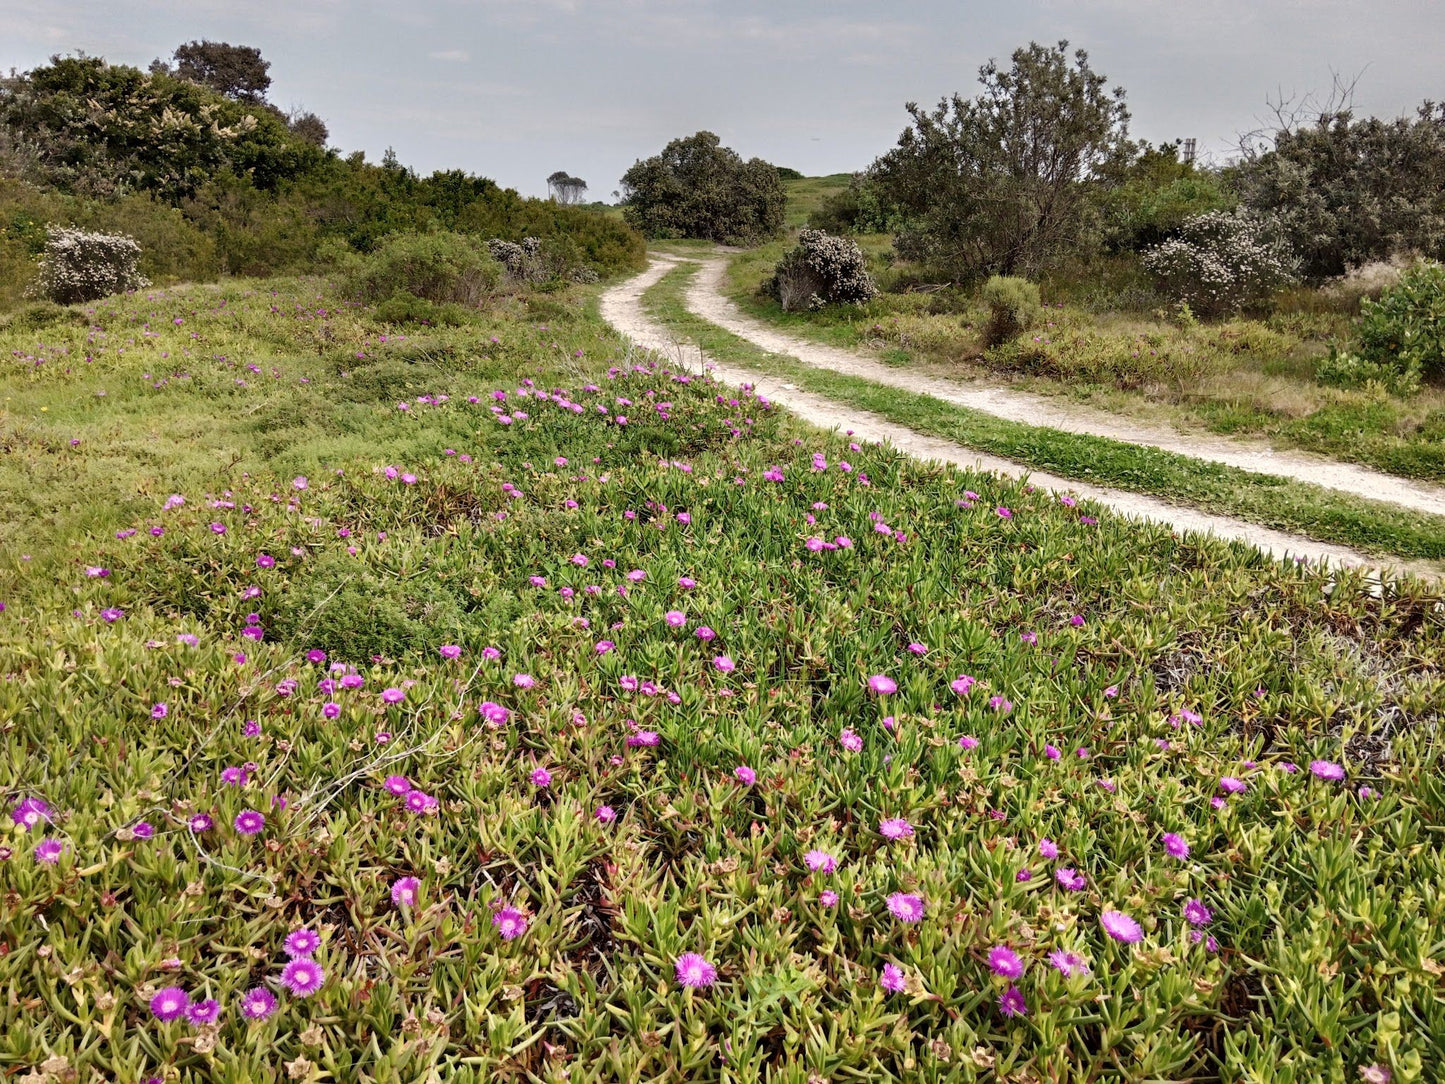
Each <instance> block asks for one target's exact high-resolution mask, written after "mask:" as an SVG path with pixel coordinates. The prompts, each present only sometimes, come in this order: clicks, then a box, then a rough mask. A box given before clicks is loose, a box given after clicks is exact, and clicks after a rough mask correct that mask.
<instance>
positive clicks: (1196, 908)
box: [1184, 899, 1214, 926]
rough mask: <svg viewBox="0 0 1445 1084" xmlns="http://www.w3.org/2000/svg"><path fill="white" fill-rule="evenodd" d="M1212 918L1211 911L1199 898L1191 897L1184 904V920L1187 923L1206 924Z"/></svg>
mask: <svg viewBox="0 0 1445 1084" xmlns="http://www.w3.org/2000/svg"><path fill="white" fill-rule="evenodd" d="M1213 920H1214V915H1213V913H1212V912H1211V911H1210V910H1209V908H1208V907H1205V906H1204V904H1203V903H1201V902H1200V901H1199V900H1195V899H1191V900H1188V901H1187V902H1186V903H1185V904H1184V921H1185V922H1187V923H1189V925H1191V926H1208V925H1209V923H1210V922H1212V921H1213Z"/></svg>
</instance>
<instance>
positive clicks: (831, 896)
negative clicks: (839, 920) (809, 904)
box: [818, 888, 838, 907]
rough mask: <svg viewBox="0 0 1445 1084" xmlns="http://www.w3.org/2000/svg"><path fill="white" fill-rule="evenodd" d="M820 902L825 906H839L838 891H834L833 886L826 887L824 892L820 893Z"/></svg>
mask: <svg viewBox="0 0 1445 1084" xmlns="http://www.w3.org/2000/svg"><path fill="white" fill-rule="evenodd" d="M818 902H819V903H821V904H822V905H823V906H824V907H837V906H838V893H836V892H834V891H833V890H832V889H831V888H825V889H824V890H823V891H822V892H819V893H818Z"/></svg>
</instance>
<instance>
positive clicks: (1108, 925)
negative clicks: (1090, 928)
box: [1099, 911, 1144, 945]
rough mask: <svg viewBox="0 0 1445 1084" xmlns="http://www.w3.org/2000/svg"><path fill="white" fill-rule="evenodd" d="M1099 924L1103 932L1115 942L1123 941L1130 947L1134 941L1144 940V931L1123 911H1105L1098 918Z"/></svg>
mask: <svg viewBox="0 0 1445 1084" xmlns="http://www.w3.org/2000/svg"><path fill="white" fill-rule="evenodd" d="M1099 924H1100V925H1102V926H1103V927H1104V932H1105V933H1107V934H1108V935H1109V936H1110V937H1112V938H1113V939H1114V940H1115V941H1123V942H1124V943H1125V944H1129V945H1132V944H1134V943H1135V942H1136V941H1142V940H1144V931H1143V929H1141V928H1140V926H1139V923H1137V922H1135V921H1134V920H1133V919H1132V918H1130V917H1129V916H1128V915H1126V914H1124V912H1123V911H1105V912H1104V913H1103V914H1101V915H1100V916H1099Z"/></svg>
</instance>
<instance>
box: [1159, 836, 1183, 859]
mask: <svg viewBox="0 0 1445 1084" xmlns="http://www.w3.org/2000/svg"><path fill="white" fill-rule="evenodd" d="M1162 838H1163V840H1164V850H1165V851H1167V852H1168V853H1169V854H1170V855H1171V856H1172V857H1174V858H1188V857H1189V844H1188V843H1186V842H1185V841H1184V837H1183V836H1181V835H1176V834H1175V833H1174V832H1165V833H1164V835H1163V837H1162Z"/></svg>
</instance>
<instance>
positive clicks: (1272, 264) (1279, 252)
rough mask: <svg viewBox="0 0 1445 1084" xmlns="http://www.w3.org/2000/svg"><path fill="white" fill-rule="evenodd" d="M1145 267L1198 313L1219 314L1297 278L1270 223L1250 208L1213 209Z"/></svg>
mask: <svg viewBox="0 0 1445 1084" xmlns="http://www.w3.org/2000/svg"><path fill="white" fill-rule="evenodd" d="M1144 266H1145V267H1147V268H1148V269H1149V271H1150V272H1152V273H1153V274H1154V276H1155V277H1156V278H1157V279H1158V280H1159V283H1160V286H1161V287H1162V288H1163V289H1164V290H1166V291H1167V292H1168V293H1170V294H1171V295H1172V296H1173V297H1174V298H1175V299H1176V300H1178V301H1182V302H1184V303H1185V304H1187V305H1188V306H1189V307H1190V308H1191V309H1192V310H1193V311H1194V312H1195V313H1197V314H1199V315H1201V316H1220V315H1223V314H1224V313H1228V312H1237V311H1239V310H1240V309H1242V308H1244V307H1246V306H1249V305H1257V304H1259V303H1260V302H1262V301H1264V300H1265V299H1266V298H1268V297H1269V295H1270V294H1272V293H1273V292H1274V291H1275V290H1278V289H1280V288H1281V287H1283V286H1288V285H1290V284H1291V283H1293V282H1295V281H1296V268H1297V266H1298V265H1297V262H1296V260H1295V258H1294V255H1293V253H1292V252H1291V251H1290V248H1289V245H1288V243H1287V242H1286V241H1284V240H1283V239H1282V238H1281V237H1280V236H1279V233H1278V231H1277V230H1275V229H1274V228H1273V225H1272V224H1271V223H1269V222H1267V221H1265V220H1263V219H1261V218H1259V217H1258V216H1256V215H1254V214H1251V213H1249V212H1247V211H1235V212H1226V211H1210V212H1207V213H1206V214H1202V215H1197V216H1195V217H1194V218H1191V219H1189V221H1187V222H1185V223H1184V225H1183V227H1182V228H1181V229H1180V231H1179V235H1178V236H1177V237H1175V238H1173V239H1172V240H1169V241H1165V242H1164V243H1163V244H1162V245H1159V246H1157V247H1155V248H1153V249H1151V250H1150V251H1149V252H1148V253H1146V254H1145V256H1144Z"/></svg>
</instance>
